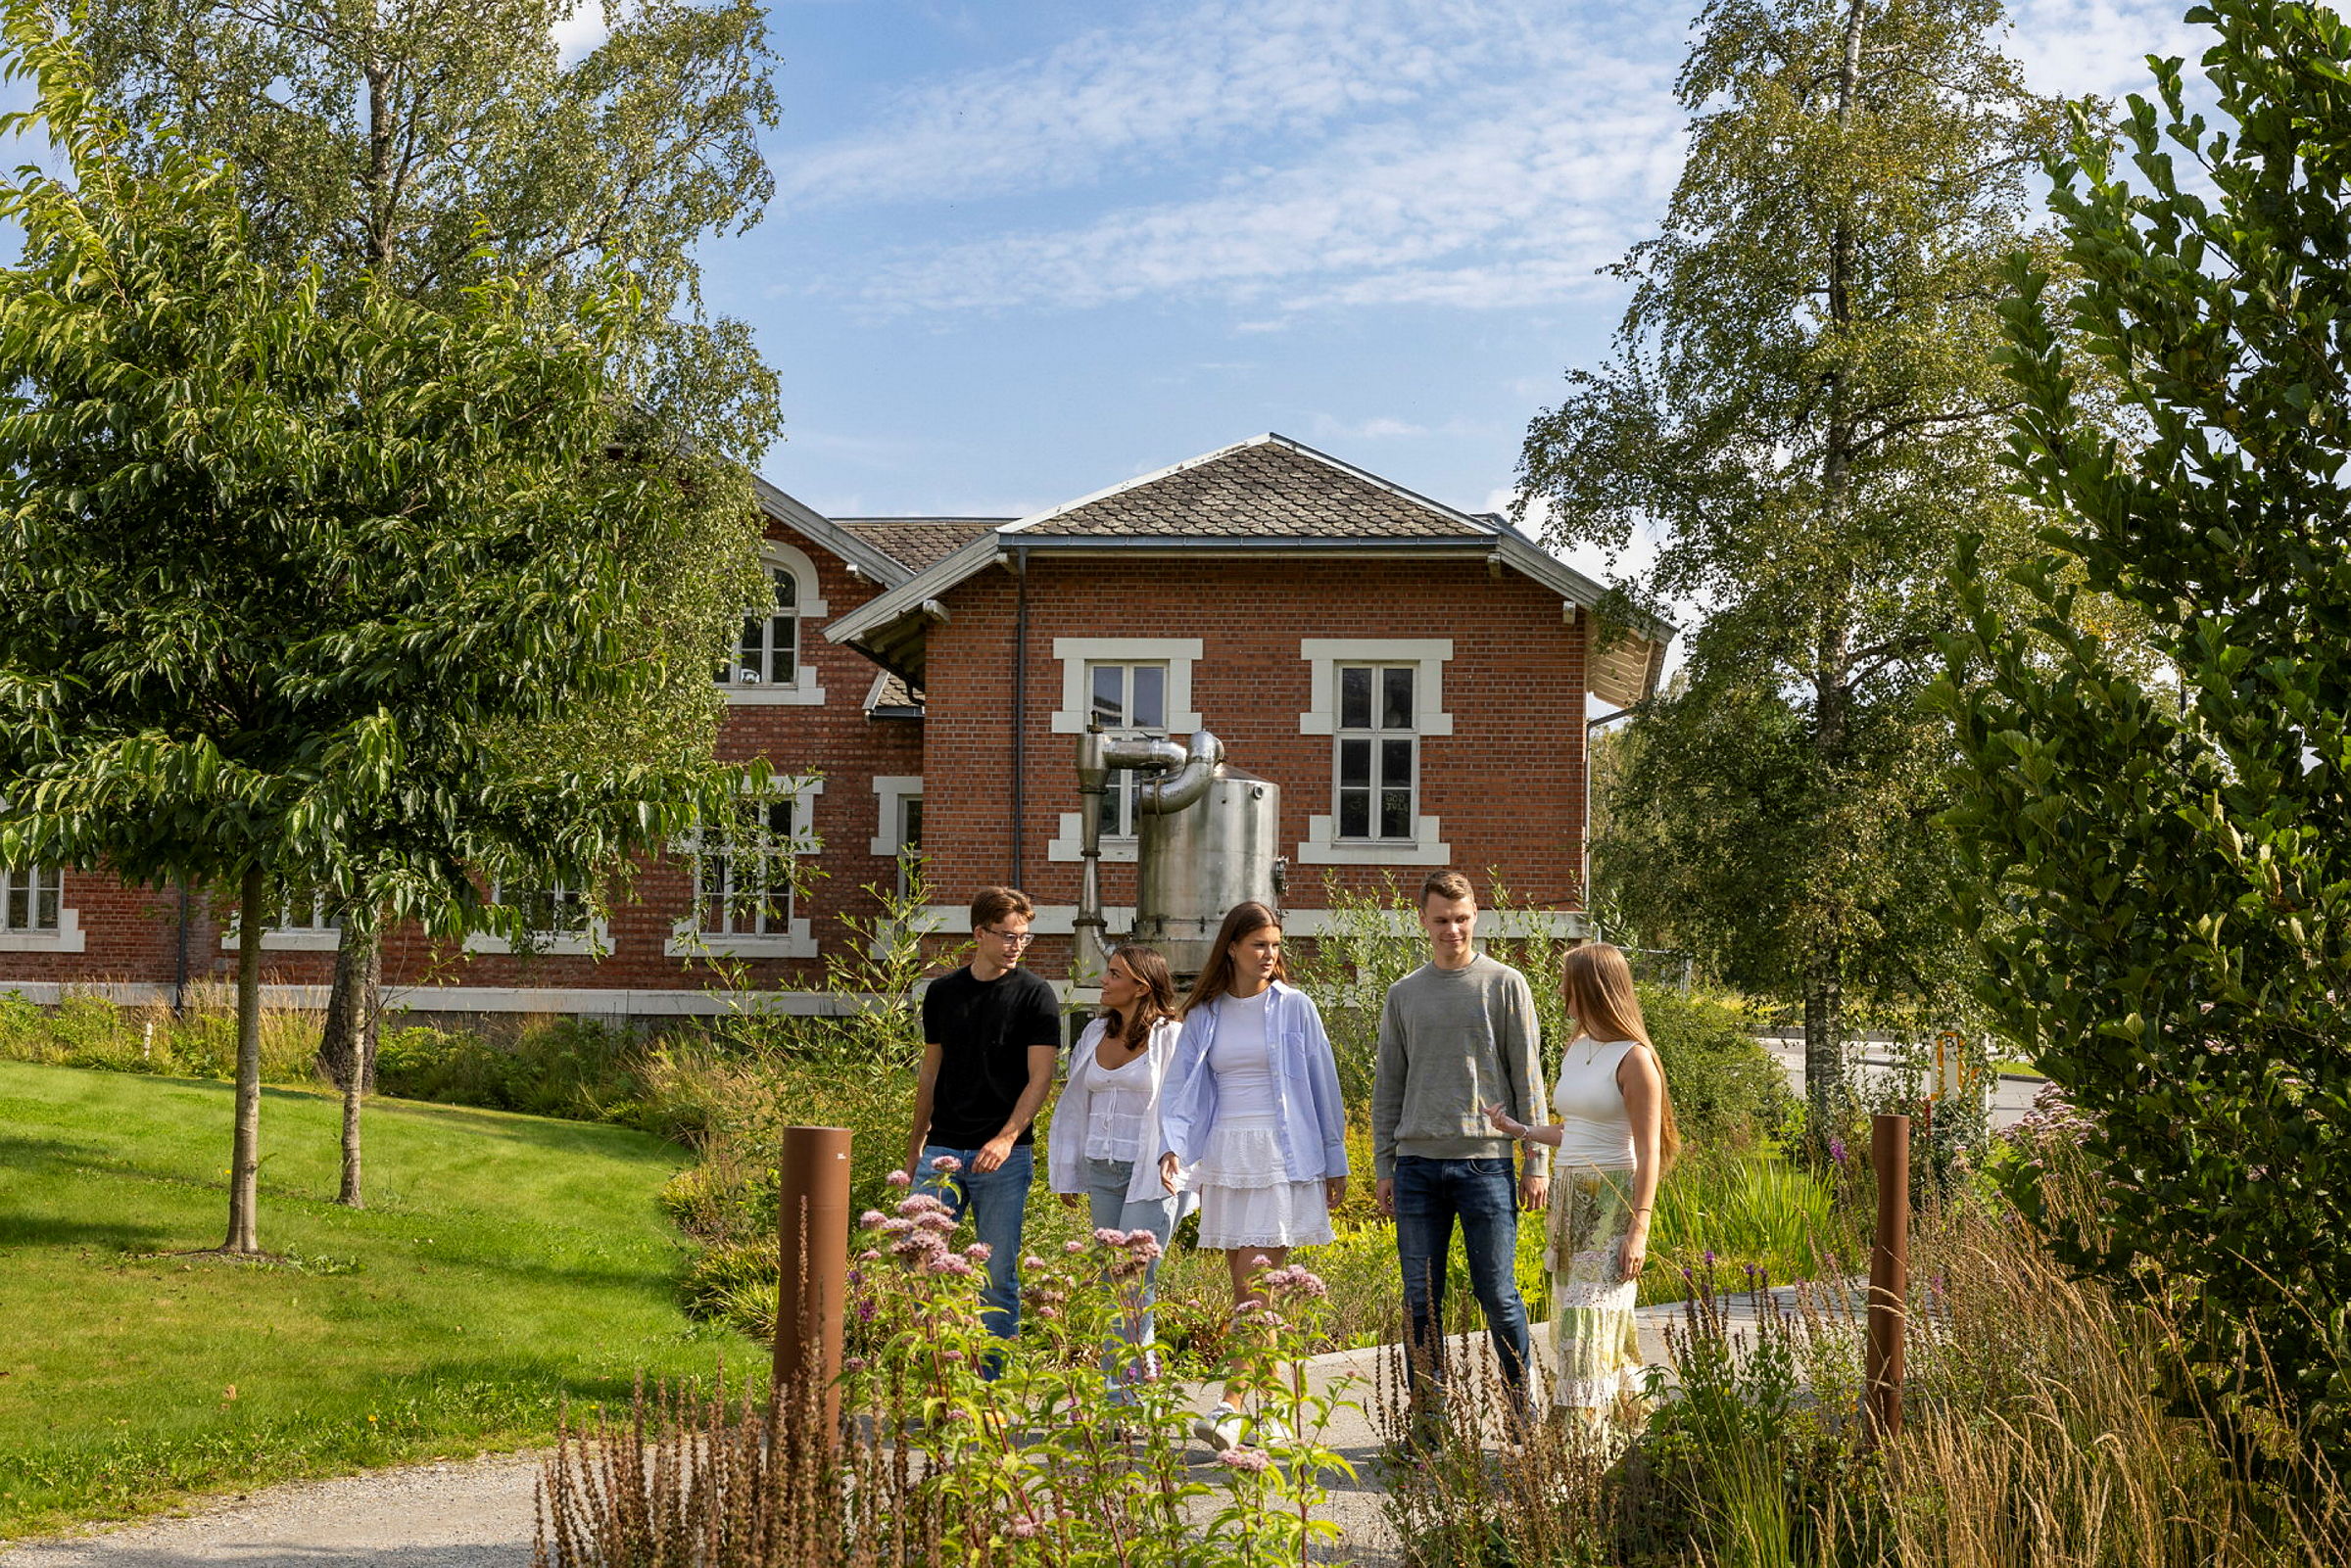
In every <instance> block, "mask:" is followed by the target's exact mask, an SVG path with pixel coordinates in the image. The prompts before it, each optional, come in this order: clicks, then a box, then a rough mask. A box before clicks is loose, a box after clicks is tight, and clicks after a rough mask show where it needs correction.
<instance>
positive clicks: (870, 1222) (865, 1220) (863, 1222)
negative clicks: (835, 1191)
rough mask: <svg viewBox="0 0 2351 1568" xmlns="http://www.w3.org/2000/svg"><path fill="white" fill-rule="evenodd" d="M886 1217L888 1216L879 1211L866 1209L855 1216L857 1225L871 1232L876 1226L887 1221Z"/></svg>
mask: <svg viewBox="0 0 2351 1568" xmlns="http://www.w3.org/2000/svg"><path fill="white" fill-rule="evenodd" d="M888 1217H889V1216H888V1214H885V1213H884V1212H882V1211H881V1210H879V1209H868V1210H867V1211H866V1212H864V1213H862V1214H859V1215H858V1216H857V1223H858V1224H859V1225H860V1226H862V1227H863V1228H864V1229H867V1230H871V1229H873V1228H874V1227H875V1226H876V1225H879V1224H882V1223H883V1222H885V1221H886V1220H888Z"/></svg>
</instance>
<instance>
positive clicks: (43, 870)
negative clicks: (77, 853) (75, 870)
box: [0, 865, 88, 953]
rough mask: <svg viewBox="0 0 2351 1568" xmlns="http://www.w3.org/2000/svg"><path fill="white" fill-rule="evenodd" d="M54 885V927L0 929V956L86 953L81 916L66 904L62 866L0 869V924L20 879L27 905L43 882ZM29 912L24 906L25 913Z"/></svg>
mask: <svg viewBox="0 0 2351 1568" xmlns="http://www.w3.org/2000/svg"><path fill="white" fill-rule="evenodd" d="M44 875H45V876H46V877H47V878H48V879H54V880H55V881H56V884H57V924H56V925H54V926H21V927H20V926H0V953H79V952H82V951H84V950H86V948H87V946H88V942H87V940H86V939H85V938H84V937H83V935H82V930H81V917H80V915H79V914H78V913H77V912H76V911H75V910H73V909H72V907H71V906H70V905H68V904H67V902H66V873H65V868H64V867H62V866H38V865H36V866H31V867H26V868H23V869H19V868H13V867H0V921H4V920H6V919H7V918H8V897H7V895H9V894H13V893H14V892H16V891H17V890H18V884H19V882H20V880H24V881H28V882H29V883H30V887H29V888H28V889H27V890H26V891H27V899H26V902H27V905H28V906H29V904H30V901H31V897H32V896H34V895H37V892H38V889H39V887H40V885H41V882H42V880H43V879H44ZM31 913H32V911H31V909H30V908H29V907H27V909H26V914H27V915H30V914H31Z"/></svg>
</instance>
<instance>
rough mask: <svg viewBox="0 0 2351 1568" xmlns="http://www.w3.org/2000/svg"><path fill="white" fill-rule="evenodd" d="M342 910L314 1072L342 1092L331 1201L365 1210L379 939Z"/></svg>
mask: <svg viewBox="0 0 2351 1568" xmlns="http://www.w3.org/2000/svg"><path fill="white" fill-rule="evenodd" d="M356 913H358V912H357V911H356V910H355V911H348V912H346V914H345V916H344V920H343V939H342V942H341V943H340V945H339V946H338V947H337V948H336V950H335V983H334V987H333V989H332V990H331V991H330V992H329V993H328V994H327V999H326V1027H325V1029H324V1031H323V1033H322V1034H321V1035H320V1037H319V1041H318V1070H319V1071H321V1072H323V1073H325V1074H326V1076H327V1077H328V1079H329V1080H331V1081H332V1082H333V1083H334V1084H335V1085H336V1086H337V1087H338V1088H340V1089H341V1090H342V1091H343V1190H342V1192H341V1193H340V1194H338V1195H337V1197H336V1199H335V1202H337V1203H339V1204H342V1205H344V1206H346V1207H347V1208H352V1209H362V1208H365V1207H366V1205H365V1202H364V1200H363V1199H362V1197H361V1195H360V1194H361V1188H360V1103H361V1102H362V1101H363V1100H365V1098H366V1097H367V1096H368V1095H369V1094H371V1093H373V1092H374V1090H375V1043H376V1031H377V1029H378V1028H379V1026H380V1025H381V1022H382V1018H383V977H384V941H383V933H382V928H381V927H380V926H379V925H378V924H377V923H376V922H375V921H373V920H355V919H353V915H354V914H356Z"/></svg>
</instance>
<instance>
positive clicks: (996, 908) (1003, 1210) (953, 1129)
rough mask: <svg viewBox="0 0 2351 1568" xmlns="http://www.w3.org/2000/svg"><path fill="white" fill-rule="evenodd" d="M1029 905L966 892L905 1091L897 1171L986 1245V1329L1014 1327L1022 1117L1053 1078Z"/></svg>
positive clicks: (1053, 1012) (1020, 896)
mask: <svg viewBox="0 0 2351 1568" xmlns="http://www.w3.org/2000/svg"><path fill="white" fill-rule="evenodd" d="M1035 914H1036V906H1035V905H1034V904H1032V903H1031V902H1030V901H1029V895H1028V894H1026V893H1023V892H1021V891H1020V890H1019V889H1017V888H1012V887H983V888H981V889H980V892H979V895H978V896H977V897H975V898H974V899H973V900H972V937H973V942H974V946H975V949H976V951H974V953H973V954H972V961H971V963H969V964H967V965H965V966H964V967H963V968H962V969H959V970H957V971H956V972H955V973H954V974H947V975H942V976H940V977H939V978H938V979H936V980H933V981H932V982H931V988H930V990H928V991H927V992H925V993H924V995H923V1039H924V1041H925V1044H924V1046H923V1068H922V1074H921V1076H920V1077H919V1078H918V1079H917V1080H916V1083H915V1090H914V1136H913V1137H912V1138H911V1139H909V1140H908V1142H907V1161H908V1164H907V1174H908V1175H910V1176H912V1177H913V1178H914V1181H915V1183H916V1187H917V1190H919V1191H924V1192H929V1193H932V1194H934V1195H935V1196H936V1197H937V1198H939V1199H940V1200H941V1201H943V1202H944V1203H945V1204H946V1205H947V1207H948V1208H949V1209H950V1210H951V1211H952V1212H954V1214H955V1216H956V1218H958V1219H961V1218H962V1217H963V1215H964V1212H965V1211H967V1210H968V1211H970V1212H971V1216H972V1228H973V1229H974V1230H976V1231H978V1232H979V1236H980V1239H981V1240H982V1241H984V1242H985V1243H986V1244H987V1247H988V1259H987V1288H986V1290H984V1292H982V1299H983V1300H984V1302H985V1303H986V1304H987V1308H988V1310H987V1316H986V1321H987V1327H988V1331H989V1332H990V1333H992V1334H994V1335H995V1336H996V1337H997V1338H999V1339H1010V1338H1012V1336H1013V1335H1015V1334H1017V1333H1019V1332H1020V1326H1021V1275H1020V1260H1021V1218H1022V1215H1023V1214H1024V1213H1025V1212H1027V1210H1028V1207H1029V1182H1030V1178H1031V1176H1032V1174H1033V1173H1034V1170H1035V1152H1034V1149H1033V1147H1032V1136H1033V1131H1032V1126H1031V1123H1032V1122H1033V1121H1034V1120H1035V1119H1036V1114H1037V1112H1038V1111H1040V1110H1042V1109H1043V1107H1044V1103H1045V1096H1046V1094H1047V1093H1049V1092H1050V1091H1051V1090H1052V1087H1053V1068H1054V1065H1055V1063H1056V1062H1057V1061H1058V1059H1059V1057H1060V1055H1061V1051H1060V1043H1061V1008H1060V1005H1059V1004H1058V1002H1057V1001H1056V1000H1055V998H1054V995H1053V987H1052V986H1050V985H1047V984H1046V983H1045V982H1044V981H1043V980H1040V979H1038V978H1037V977H1036V976H1035V975H1033V974H1030V973H1029V972H1028V971H1027V970H1025V969H1023V968H1021V957H1022V955H1023V954H1024V953H1026V952H1027V951H1028V949H1029V941H1030V937H1029V922H1030V921H1031V919H1032V918H1033V917H1034V916H1035Z"/></svg>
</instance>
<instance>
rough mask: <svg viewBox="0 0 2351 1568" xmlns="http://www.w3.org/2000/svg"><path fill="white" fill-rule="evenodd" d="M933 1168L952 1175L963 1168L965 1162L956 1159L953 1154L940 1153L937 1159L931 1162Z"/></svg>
mask: <svg viewBox="0 0 2351 1568" xmlns="http://www.w3.org/2000/svg"><path fill="white" fill-rule="evenodd" d="M931 1168H932V1169H934V1170H936V1171H938V1172H940V1173H941V1174H943V1175H949V1176H952V1175H953V1174H955V1172H957V1171H958V1170H961V1169H962V1168H963V1162H962V1161H960V1160H958V1159H956V1158H955V1157H954V1156H953V1155H940V1156H939V1157H938V1158H937V1159H936V1160H934V1161H932V1162H931Z"/></svg>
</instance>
